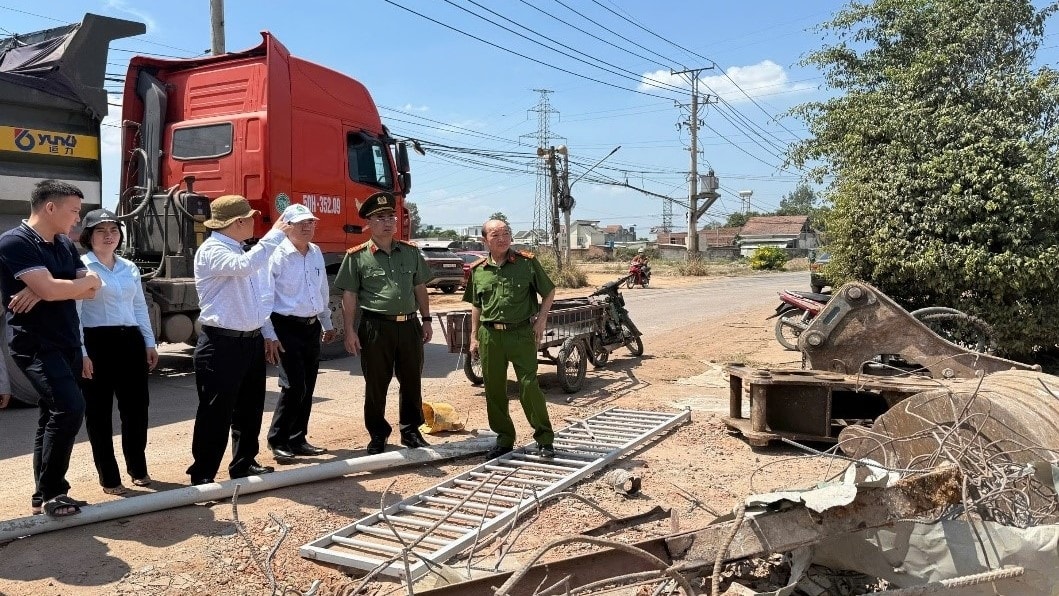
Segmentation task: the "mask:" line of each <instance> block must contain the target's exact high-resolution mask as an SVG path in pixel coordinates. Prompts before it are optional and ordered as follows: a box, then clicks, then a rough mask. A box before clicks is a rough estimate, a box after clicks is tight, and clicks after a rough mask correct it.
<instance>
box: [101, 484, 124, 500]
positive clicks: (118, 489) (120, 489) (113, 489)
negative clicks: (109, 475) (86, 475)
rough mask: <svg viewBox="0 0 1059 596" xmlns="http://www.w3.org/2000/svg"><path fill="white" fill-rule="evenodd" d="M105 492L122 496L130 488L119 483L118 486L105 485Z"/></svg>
mask: <svg viewBox="0 0 1059 596" xmlns="http://www.w3.org/2000/svg"><path fill="white" fill-rule="evenodd" d="M103 492H104V493H106V494H108V495H115V496H119V497H120V496H122V495H124V494H125V493H127V492H129V489H127V488H125V486H124V485H122V484H119V485H117V486H109V487H108V486H104V487H103Z"/></svg>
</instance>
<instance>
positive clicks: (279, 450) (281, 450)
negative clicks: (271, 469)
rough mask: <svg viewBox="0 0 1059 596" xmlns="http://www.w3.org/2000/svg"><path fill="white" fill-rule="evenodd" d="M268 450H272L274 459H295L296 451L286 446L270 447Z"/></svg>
mask: <svg viewBox="0 0 1059 596" xmlns="http://www.w3.org/2000/svg"><path fill="white" fill-rule="evenodd" d="M268 448H269V449H271V450H272V457H275V458H276V459H292V458H293V457H294V453H295V452H294V450H293V449H291V448H290V447H287V446H286V445H269V446H268Z"/></svg>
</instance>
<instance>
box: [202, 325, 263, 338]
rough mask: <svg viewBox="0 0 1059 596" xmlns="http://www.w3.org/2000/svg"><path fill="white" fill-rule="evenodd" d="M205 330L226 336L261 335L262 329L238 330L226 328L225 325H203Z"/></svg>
mask: <svg viewBox="0 0 1059 596" xmlns="http://www.w3.org/2000/svg"><path fill="white" fill-rule="evenodd" d="M202 330H203V331H207V332H209V333H212V334H214V335H223V336H224V337H260V336H261V330H260V329H253V330H251V331H236V330H235V329H225V328H224V327H214V326H212V325H203V326H202Z"/></svg>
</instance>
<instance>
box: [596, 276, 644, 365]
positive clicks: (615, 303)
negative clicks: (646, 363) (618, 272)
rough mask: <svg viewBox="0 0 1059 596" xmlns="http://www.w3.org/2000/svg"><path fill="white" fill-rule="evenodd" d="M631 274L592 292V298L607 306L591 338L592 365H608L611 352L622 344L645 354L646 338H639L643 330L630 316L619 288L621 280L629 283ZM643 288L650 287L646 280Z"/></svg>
mask: <svg viewBox="0 0 1059 596" xmlns="http://www.w3.org/2000/svg"><path fill="white" fill-rule="evenodd" d="M629 277H630V276H626V277H623V278H620V279H617V280H615V281H609V282H607V283H605V284H603V285H602V286H600V288H599V289H598V290H596V291H595V292H592V293H591V294H589V300H592V301H596V302H597V303H598V302H602V303H603V304H605V305H606V308H605V309H604V311H603V321H602V323H601V324H600V325H599V326H598V328H597V329H596V331H595V332H594V333H593V334H592V336H591V338H590V339H589V346H588V347H589V350H588V361H589V362H591V363H592V366H595V367H600V366H603V365H605V364H606V363H607V360H609V359H610V353H611V352H612V351H614V350H615V349H617V348H619V347H621V346H625V347H626V348H628V350H629V353H630V354H632V355H633V356H642V355H643V340H642V339H640V336H641V335H642V333H640V330H639V329H637V327H636V324H635V323H633V322H632V318H630V317H629V311H628V310H627V309H626V308H625V298H623V297H622V295H621V292H619V291H618V288H619V287H620V286H621V284H622V283H626V284H628V283H629ZM628 287H632V286H631V285H630V286H628ZM644 287H645V288H646V287H647V283H646V282H645V283H644Z"/></svg>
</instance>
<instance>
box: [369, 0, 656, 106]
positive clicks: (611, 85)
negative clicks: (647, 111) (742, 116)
mask: <svg viewBox="0 0 1059 596" xmlns="http://www.w3.org/2000/svg"><path fill="white" fill-rule="evenodd" d="M383 2H386V3H387V4H390V5H393V6H396V7H397V8H400V9H401V10H404V11H406V12H410V13H412V14H414V15H416V16H417V17H420V18H422V19H426V20H428V21H430V22H431V23H434V24H436V25H440V26H442V27H445V28H446V29H449V30H451V31H455V32H456V33H459V34H460V35H465V36H467V37H470V38H471V39H474V40H476V41H480V42H482V43H484V44H486V45H489V46H492V47H494V48H496V49H498V50H502V51H504V52H507V53H509V54H514V55H515V56H518V57H519V58H523V59H525V60H529V61H530V62H533V63H535V64H539V65H541V66H545V67H548V68H552V69H555V70H558V71H560V72H564V73H566V74H569V75H573V76H575V77H578V78H581V79H585V80H588V81H592V82H594V83H599V84H601V85H606V86H607V87H613V88H615V89H620V90H622V91H632V92H633V93H639V94H641V95H646V96H648V97H657V98H659V99H669V100H671V99H672V98H671V97H666V96H664V95H657V94H655V93H648V92H646V91H640V90H639V89H629V88H627V87H622V86H621V85H617V84H614V83H610V82H607V81H601V80H599V79H596V78H593V77H590V76H587V75H583V74H579V73H576V72H574V71H572V70H567V69H565V68H562V67H560V66H556V65H554V64H548V63H547V62H544V61H543V60H537V59H536V58H532V57H530V56H527V55H525V54H522V53H520V52H516V51H515V50H512V49H510V48H506V47H504V46H501V45H498V44H495V43H493V42H491V41H488V40H485V39H482V38H481V37H478V36H477V35H474V34H471V33H468V32H466V31H464V30H462V29H459V28H457V27H453V26H452V25H449V24H447V23H442V22H441V21H439V20H437V19H434V18H431V17H428V16H426V15H425V14H423V13H420V12H416V11H414V10H412V9H411V8H408V7H406V6H402V5H400V4H398V3H397V2H394V0H383Z"/></svg>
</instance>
